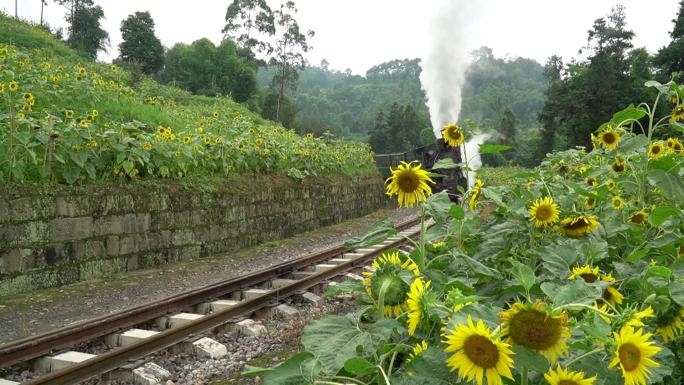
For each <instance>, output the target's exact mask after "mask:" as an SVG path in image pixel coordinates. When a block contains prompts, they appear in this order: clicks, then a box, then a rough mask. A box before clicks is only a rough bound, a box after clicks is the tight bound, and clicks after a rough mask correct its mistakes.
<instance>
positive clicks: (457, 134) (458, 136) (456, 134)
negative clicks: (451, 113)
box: [451, 129, 461, 140]
mask: <svg viewBox="0 0 684 385" xmlns="http://www.w3.org/2000/svg"><path fill="white" fill-rule="evenodd" d="M451 137H452V138H454V140H459V139H461V133H460V132H458V131H457V130H455V129H454V130H451Z"/></svg>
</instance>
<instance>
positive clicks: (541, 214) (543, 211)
mask: <svg viewBox="0 0 684 385" xmlns="http://www.w3.org/2000/svg"><path fill="white" fill-rule="evenodd" d="M552 215H553V210H552V209H551V206H546V205H544V206H539V207H537V212H535V215H534V216H535V217H536V218H537V219H538V220H540V221H547V220H549V219H551V216H552Z"/></svg>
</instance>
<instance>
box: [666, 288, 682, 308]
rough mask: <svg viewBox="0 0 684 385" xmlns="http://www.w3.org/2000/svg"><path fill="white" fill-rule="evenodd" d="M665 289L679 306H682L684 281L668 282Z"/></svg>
mask: <svg viewBox="0 0 684 385" xmlns="http://www.w3.org/2000/svg"><path fill="white" fill-rule="evenodd" d="M667 289H668V290H669V292H670V298H672V300H673V301H675V302H677V303H678V304H679V305H680V306H684V283H682V282H670V284H669V285H667Z"/></svg>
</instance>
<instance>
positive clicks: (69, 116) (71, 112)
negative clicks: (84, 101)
mask: <svg viewBox="0 0 684 385" xmlns="http://www.w3.org/2000/svg"><path fill="white" fill-rule="evenodd" d="M64 115H66V117H67V118H70V119H71V118H73V117H74V111H72V110H66V111H65V112H64Z"/></svg>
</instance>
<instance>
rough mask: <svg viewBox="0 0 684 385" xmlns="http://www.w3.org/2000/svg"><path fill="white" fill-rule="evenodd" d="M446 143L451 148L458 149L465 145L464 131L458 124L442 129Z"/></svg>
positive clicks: (448, 125)
mask: <svg viewBox="0 0 684 385" xmlns="http://www.w3.org/2000/svg"><path fill="white" fill-rule="evenodd" d="M442 137H443V138H444V141H445V142H446V143H447V144H448V145H449V146H451V147H458V146H460V145H462V144H463V140H464V138H463V130H461V127H459V126H458V125H456V124H453V123H452V124H447V125H446V126H444V128H443V129H442Z"/></svg>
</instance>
